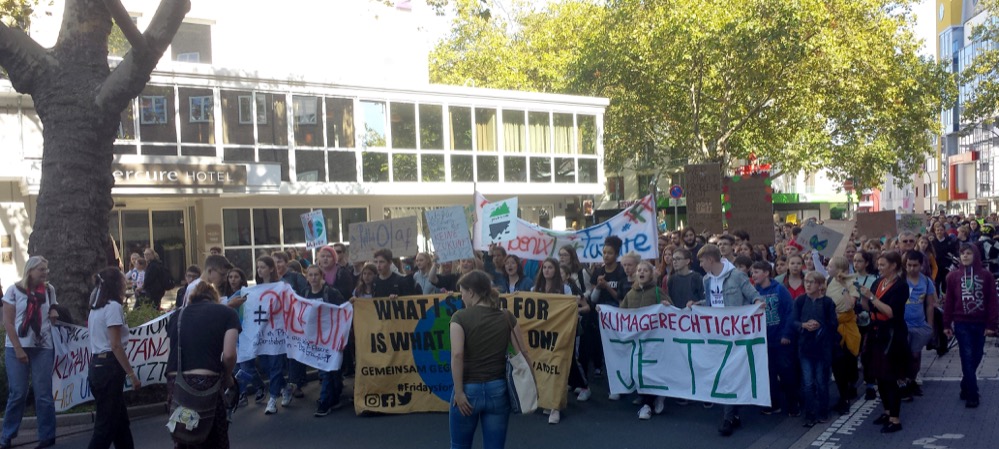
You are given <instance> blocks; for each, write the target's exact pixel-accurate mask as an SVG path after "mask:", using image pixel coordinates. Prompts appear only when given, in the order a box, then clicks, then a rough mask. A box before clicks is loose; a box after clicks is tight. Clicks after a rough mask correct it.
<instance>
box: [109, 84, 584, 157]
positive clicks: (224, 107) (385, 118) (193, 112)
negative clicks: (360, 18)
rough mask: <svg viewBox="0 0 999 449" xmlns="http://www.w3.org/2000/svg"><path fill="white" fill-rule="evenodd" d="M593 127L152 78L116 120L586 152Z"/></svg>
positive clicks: (389, 142) (567, 116)
mask: <svg viewBox="0 0 999 449" xmlns="http://www.w3.org/2000/svg"><path fill="white" fill-rule="evenodd" d="M289 103H290V111H289ZM216 108H218V111H216ZM136 110H138V114H136ZM355 110H358V111H359V112H358V113H356V114H355ZM216 119H219V120H221V125H222V126H221V127H220V129H219V130H218V131H219V135H218V136H217V135H216V126H215V121H216ZM289 120H290V121H291V123H290V127H289ZM174 122H176V123H174ZM597 134H598V133H597V121H596V116H594V115H586V114H574V113H568V112H554V111H530V110H520V109H502V108H496V107H472V106H459V105H443V104H427V103H414V102H389V101H380V100H366V99H357V98H343V97H321V96H312V95H292V94H288V93H265V92H251V91H231V90H221V89H217V88H198V87H173V86H156V85H151V86H148V87H146V89H145V90H144V91H143V93H142V95H140V96H139V97H138V98H137V99H136V101H134V102H133V103H132V104H130V105H129V107H128V108H127V109H126V110H125V111H124V112H123V113H122V118H121V125H120V126H119V129H118V139H119V141H122V142H136V143H138V142H141V143H143V144H147V143H149V144H153V143H156V144H177V143H180V144H190V145H215V144H216V142H219V141H221V143H222V144H223V145H254V146H282V147H287V146H294V147H304V148H355V147H362V148H365V149H372V148H386V149H405V150H421V151H422V150H426V151H435V150H436V151H444V150H449V151H459V152H460V151H469V152H471V151H474V152H486V153H497V152H502V153H518V154H522V153H531V154H563V155H577V154H578V155H589V156H595V155H596V154H597ZM289 142H293V145H289Z"/></svg>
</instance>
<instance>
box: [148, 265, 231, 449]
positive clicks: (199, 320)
mask: <svg viewBox="0 0 999 449" xmlns="http://www.w3.org/2000/svg"><path fill="white" fill-rule="evenodd" d="M208 257H221V256H208ZM205 265H206V266H208V265H211V264H209V263H207V262H206V263H205ZM206 271H207V270H206ZM181 320H183V321H182V322H180V323H178V322H179V321H181ZM178 324H179V328H178ZM241 331H242V327H241V326H240V325H239V317H238V316H236V311H235V310H233V309H232V308H230V307H228V306H224V305H222V304H219V294H218V291H217V290H216V289H215V286H214V285H212V283H210V282H200V283H198V284H197V285H195V286H194V290H193V291H192V292H191V295H190V301H189V304H188V305H187V306H185V307H184V308H183V309H181V310H179V311H177V313H175V314H174V315H173V316H171V317H170V318H169V321H168V322H167V335H168V336H169V337H170V356H169V358H168V359H167V367H166V372H167V391H173V387H174V384H175V383H176V382H177V377H178V376H183V381H184V382H186V383H187V384H188V385H189V386H190V387H191V388H192V389H194V390H195V391H207V390H211V389H212V388H214V387H215V386H216V385H218V384H219V383H221V385H220V388H219V389H218V395H217V396H218V397H217V401H216V406H215V419H214V420H212V428H211V429H210V430H209V433H208V437H207V438H206V439H205V441H204V442H202V443H200V444H196V445H186V444H179V443H176V444H175V446H174V447H175V448H178V449H187V448H191V449H193V448H204V449H228V448H229V420H228V419H227V415H228V412H227V406H226V403H225V398H224V395H223V391H225V389H226V388H228V387H229V386H232V385H233V384H235V382H236V381H235V379H233V376H232V372H233V368H234V367H235V366H236V341H237V340H238V339H239V333H240V332H241ZM178 348H183V351H182V352H183V356H184V360H178V356H177V355H178V354H179V352H178ZM178 365H180V366H181V368H182V369H183V370H184V371H183V372H178V369H177V366H178ZM170 401H171V398H167V402H168V403H169V402H170ZM175 424H176V425H178V426H182V425H184V424H182V423H175Z"/></svg>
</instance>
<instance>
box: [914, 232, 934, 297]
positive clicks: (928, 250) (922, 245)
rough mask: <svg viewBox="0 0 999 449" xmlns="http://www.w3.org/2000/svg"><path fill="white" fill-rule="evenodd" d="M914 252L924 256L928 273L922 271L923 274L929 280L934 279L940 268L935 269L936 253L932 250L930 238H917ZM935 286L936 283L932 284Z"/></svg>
mask: <svg viewBox="0 0 999 449" xmlns="http://www.w3.org/2000/svg"><path fill="white" fill-rule="evenodd" d="M916 250H917V251H919V252H921V253H923V255H924V256H926V262H927V265H929V267H930V269H929V273H927V272H926V271H925V270H924V271H923V274H925V275H927V276H929V277H930V279H931V280H932V279H936V278H937V272H938V271H939V270H940V268H939V267H937V253H936V251H935V250H934V249H933V242H932V241H931V240H930V237H929V236H926V235H924V236H922V237H919V239H917V240H916ZM935 284H936V283H935V282H934V285H935Z"/></svg>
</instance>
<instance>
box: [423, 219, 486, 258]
mask: <svg viewBox="0 0 999 449" xmlns="http://www.w3.org/2000/svg"><path fill="white" fill-rule="evenodd" d="M423 214H424V215H425V216H426V217H427V226H428V227H429V228H430V238H431V240H432V241H433V243H434V254H436V255H437V261H438V262H450V261H452V260H461V259H471V258H472V257H474V254H473V253H474V251H473V250H472V239H471V237H469V235H468V221H467V220H466V218H465V208H464V207H462V206H451V207H445V208H442V209H433V210H428V211H426V212H424V213H423Z"/></svg>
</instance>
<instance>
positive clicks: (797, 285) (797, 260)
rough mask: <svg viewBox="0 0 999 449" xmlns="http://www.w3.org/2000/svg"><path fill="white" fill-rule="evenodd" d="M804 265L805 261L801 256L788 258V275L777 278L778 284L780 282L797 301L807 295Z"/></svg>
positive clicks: (796, 255)
mask: <svg viewBox="0 0 999 449" xmlns="http://www.w3.org/2000/svg"><path fill="white" fill-rule="evenodd" d="M804 265H805V259H804V258H803V257H801V255H798V254H795V255H793V256H789V257H788V258H787V273H784V275H783V276H778V278H777V282H780V283H781V285H783V286H784V288H786V289H787V291H788V293H790V294H791V297H792V298H795V299H797V298H798V297H800V296H801V295H804V294H805V271H804Z"/></svg>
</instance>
